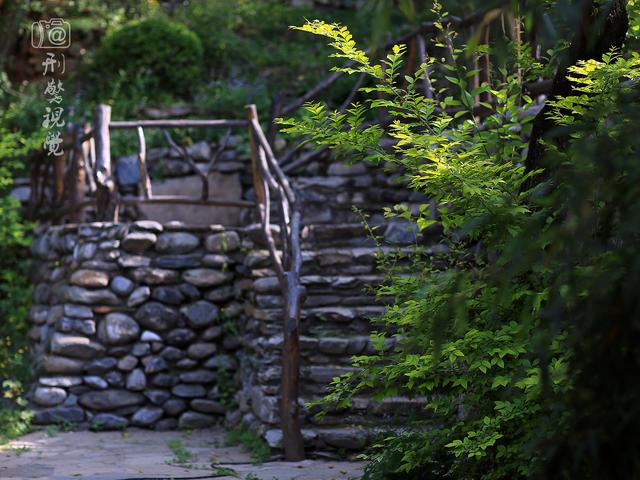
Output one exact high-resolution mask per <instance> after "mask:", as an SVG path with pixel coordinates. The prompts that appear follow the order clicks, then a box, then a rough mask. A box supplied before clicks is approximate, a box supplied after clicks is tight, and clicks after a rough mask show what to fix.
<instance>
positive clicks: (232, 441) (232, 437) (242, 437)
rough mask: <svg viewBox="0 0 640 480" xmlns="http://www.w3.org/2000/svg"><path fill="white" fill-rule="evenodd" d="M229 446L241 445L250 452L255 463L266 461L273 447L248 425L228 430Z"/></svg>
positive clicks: (227, 443) (227, 440) (226, 435)
mask: <svg viewBox="0 0 640 480" xmlns="http://www.w3.org/2000/svg"><path fill="white" fill-rule="evenodd" d="M224 439H225V443H226V445H227V446H235V445H239V446H240V447H242V450H243V451H245V452H247V453H249V455H250V456H251V461H252V462H253V463H264V462H266V461H267V460H269V457H270V456H271V449H270V448H269V445H267V442H265V441H264V440H263V439H262V437H261V436H260V435H258V434H257V433H256V432H254V431H253V430H251V429H250V428H248V427H246V426H240V427H238V428H234V429H231V430H227V431H226V432H225V435H224Z"/></svg>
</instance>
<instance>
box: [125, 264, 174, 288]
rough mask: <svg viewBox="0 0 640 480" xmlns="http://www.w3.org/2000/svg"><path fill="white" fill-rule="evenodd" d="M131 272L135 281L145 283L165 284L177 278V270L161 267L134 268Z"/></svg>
mask: <svg viewBox="0 0 640 480" xmlns="http://www.w3.org/2000/svg"><path fill="white" fill-rule="evenodd" d="M132 274H133V278H134V280H135V281H136V282H138V283H144V284H147V285H165V284H169V283H175V282H176V280H178V272H176V271H174V270H165V269H163V268H151V267H142V268H137V269H135V270H134V271H133V273H132Z"/></svg>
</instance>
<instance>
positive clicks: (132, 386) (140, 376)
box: [127, 368, 147, 392]
mask: <svg viewBox="0 0 640 480" xmlns="http://www.w3.org/2000/svg"><path fill="white" fill-rule="evenodd" d="M146 386H147V377H146V376H145V374H144V372H143V371H142V369H140V368H135V369H133V370H132V371H131V373H129V375H127V390H132V391H135V392H139V391H142V390H144V389H145V388H146Z"/></svg>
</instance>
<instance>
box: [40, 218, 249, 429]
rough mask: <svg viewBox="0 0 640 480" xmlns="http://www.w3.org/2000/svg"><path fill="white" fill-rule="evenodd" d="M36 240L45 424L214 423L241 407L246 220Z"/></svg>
mask: <svg viewBox="0 0 640 480" xmlns="http://www.w3.org/2000/svg"><path fill="white" fill-rule="evenodd" d="M32 250H33V255H34V257H35V258H36V267H35V270H34V272H33V280H34V282H35V295H34V298H35V305H34V306H33V308H32V310H31V315H30V319H31V322H32V323H33V327H32V329H31V338H32V341H33V352H32V354H33V355H32V358H33V365H34V385H33V388H32V391H31V396H30V398H31V403H32V405H33V407H34V409H35V412H36V414H35V421H36V423H41V424H48V423H56V422H75V423H81V422H86V423H89V424H91V425H92V426H93V427H94V428H114V427H124V426H126V425H134V426H139V427H154V428H158V429H170V428H176V427H204V426H208V425H212V424H214V423H216V422H218V421H219V420H221V419H222V418H223V417H224V415H225V414H227V413H229V412H230V411H231V410H233V409H234V403H233V395H234V393H235V390H236V389H237V387H236V385H237V384H239V382H240V378H239V374H238V370H237V369H238V355H237V354H238V351H239V348H240V346H241V339H240V336H239V325H241V323H242V321H243V318H244V308H243V304H242V301H241V299H242V295H243V292H242V278H243V274H242V268H243V267H242V265H243V262H242V260H243V257H244V256H245V254H244V252H243V247H242V232H241V231H239V230H237V229H236V230H234V229H228V228H227V229H225V228H222V227H219V226H212V227H202V228H193V227H192V228H189V227H187V226H185V225H182V224H179V223H173V224H167V225H164V226H163V225H161V224H159V223H156V222H149V221H139V222H135V223H132V224H86V225H67V226H62V227H50V228H48V229H45V230H44V231H42V232H40V235H39V236H38V237H37V239H36V241H35V242H34V244H33V249H32Z"/></svg>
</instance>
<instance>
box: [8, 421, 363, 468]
mask: <svg viewBox="0 0 640 480" xmlns="http://www.w3.org/2000/svg"><path fill="white" fill-rule="evenodd" d="M223 435H224V434H223V431H222V430H220V429H214V430H199V431H194V432H153V431H149V430H137V429H130V430H128V431H127V432H123V433H120V432H101V433H92V432H86V431H81V432H59V433H56V432H52V431H49V432H46V431H41V432H36V433H31V434H29V435H26V436H24V437H22V438H20V439H18V440H15V441H13V442H11V443H9V444H7V445H3V446H0V479H3V480H5V479H6V480H14V479H38V480H45V479H46V480H62V479H65V480H66V479H74V480H77V479H92V480H93V479H95V480H124V479H128V478H131V479H143V478H147V479H154V480H155V479H157V478H162V479H169V478H173V479H179V478H180V477H203V480H204V479H206V478H221V479H228V480H230V479H233V478H240V479H245V480H254V479H255V480H257V479H260V480H274V479H277V480H293V479H296V480H332V479H335V480H338V479H345V480H346V479H349V478H357V477H359V476H360V475H361V468H362V464H360V463H357V462H338V461H320V460H306V461H304V462H298V463H289V462H267V463H264V464H261V465H254V464H252V463H251V460H250V458H249V455H248V454H247V453H244V452H242V450H241V449H240V448H239V447H225V446H223V445H224V443H223ZM169 444H171V445H172V446H173V449H172V448H170V447H169ZM212 463H213V464H215V466H217V469H216V468H214V467H212ZM223 468H227V469H231V470H229V471H226V472H225V471H224V470H222V469H223ZM214 474H218V475H222V476H218V477H213V476H212V475H214ZM225 474H226V476H225Z"/></svg>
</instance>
